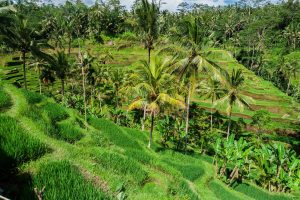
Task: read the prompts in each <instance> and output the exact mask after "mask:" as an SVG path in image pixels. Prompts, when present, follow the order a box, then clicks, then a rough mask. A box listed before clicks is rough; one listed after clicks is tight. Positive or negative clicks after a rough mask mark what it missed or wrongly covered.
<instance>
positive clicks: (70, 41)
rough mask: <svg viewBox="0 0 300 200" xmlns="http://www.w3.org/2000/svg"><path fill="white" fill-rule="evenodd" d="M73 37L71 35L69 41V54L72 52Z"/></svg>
mask: <svg viewBox="0 0 300 200" xmlns="http://www.w3.org/2000/svg"><path fill="white" fill-rule="evenodd" d="M71 37H72V36H70V35H69V41H68V54H69V55H70V54H71V43H72V39H71Z"/></svg>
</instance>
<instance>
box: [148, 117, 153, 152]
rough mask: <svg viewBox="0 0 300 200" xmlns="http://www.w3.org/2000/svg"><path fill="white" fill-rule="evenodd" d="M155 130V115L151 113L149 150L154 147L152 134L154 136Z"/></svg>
mask: <svg viewBox="0 0 300 200" xmlns="http://www.w3.org/2000/svg"><path fill="white" fill-rule="evenodd" d="M153 129H154V113H153V112H152V113H151V129H150V134H149V144H148V148H149V149H150V148H151V145H152V134H153Z"/></svg>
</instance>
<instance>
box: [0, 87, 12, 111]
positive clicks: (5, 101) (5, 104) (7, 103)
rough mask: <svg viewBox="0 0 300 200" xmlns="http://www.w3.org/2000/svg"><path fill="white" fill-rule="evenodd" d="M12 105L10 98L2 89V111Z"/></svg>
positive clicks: (0, 107) (0, 94)
mask: <svg viewBox="0 0 300 200" xmlns="http://www.w3.org/2000/svg"><path fill="white" fill-rule="evenodd" d="M10 105H11V98H10V96H9V95H8V94H7V93H6V92H4V91H3V90H2V88H0V110H1V109H3V108H7V107H9V106H10Z"/></svg>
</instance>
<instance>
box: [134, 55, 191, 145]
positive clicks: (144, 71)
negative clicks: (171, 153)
mask: <svg viewBox="0 0 300 200" xmlns="http://www.w3.org/2000/svg"><path fill="white" fill-rule="evenodd" d="M174 62H175V58H166V59H159V58H158V56H155V57H153V58H152V60H151V62H150V64H149V62H147V61H143V62H142V66H140V67H139V68H137V69H136V70H135V71H134V73H132V74H131V76H130V79H131V80H132V82H133V83H135V87H134V90H136V91H140V92H137V93H136V94H143V93H146V95H137V96H135V99H134V100H133V102H132V103H131V104H130V105H129V110H133V109H144V107H145V106H146V110H147V112H150V116H151V128H150V133H149V144H148V148H151V144H152V135H153V129H154V120H155V117H156V116H157V115H158V114H159V112H160V111H161V109H162V107H163V106H164V105H171V106H175V107H180V108H184V107H185V105H184V103H183V101H182V98H181V97H180V96H179V95H178V94H176V92H177V88H176V84H174V83H176V78H175V77H174V76H172V75H171V73H170V72H169V68H170V66H172V65H173V64H174Z"/></svg>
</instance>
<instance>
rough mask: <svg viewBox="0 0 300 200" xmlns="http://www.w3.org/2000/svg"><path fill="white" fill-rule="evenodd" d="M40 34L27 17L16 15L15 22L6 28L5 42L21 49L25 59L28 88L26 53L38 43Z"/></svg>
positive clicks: (24, 65)
mask: <svg viewBox="0 0 300 200" xmlns="http://www.w3.org/2000/svg"><path fill="white" fill-rule="evenodd" d="M37 37H38V35H37V34H36V32H35V29H33V28H32V27H31V26H30V25H29V23H28V20H27V19H24V18H23V17H20V16H19V17H16V20H15V22H14V23H13V25H12V26H11V27H8V28H6V29H5V30H4V42H5V44H7V45H8V46H9V47H11V48H13V49H15V50H18V51H21V53H22V60H23V79H24V87H25V89H26V90H27V79H26V54H27V53H29V52H30V51H31V50H32V48H33V45H37V44H38V41H37Z"/></svg>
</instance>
